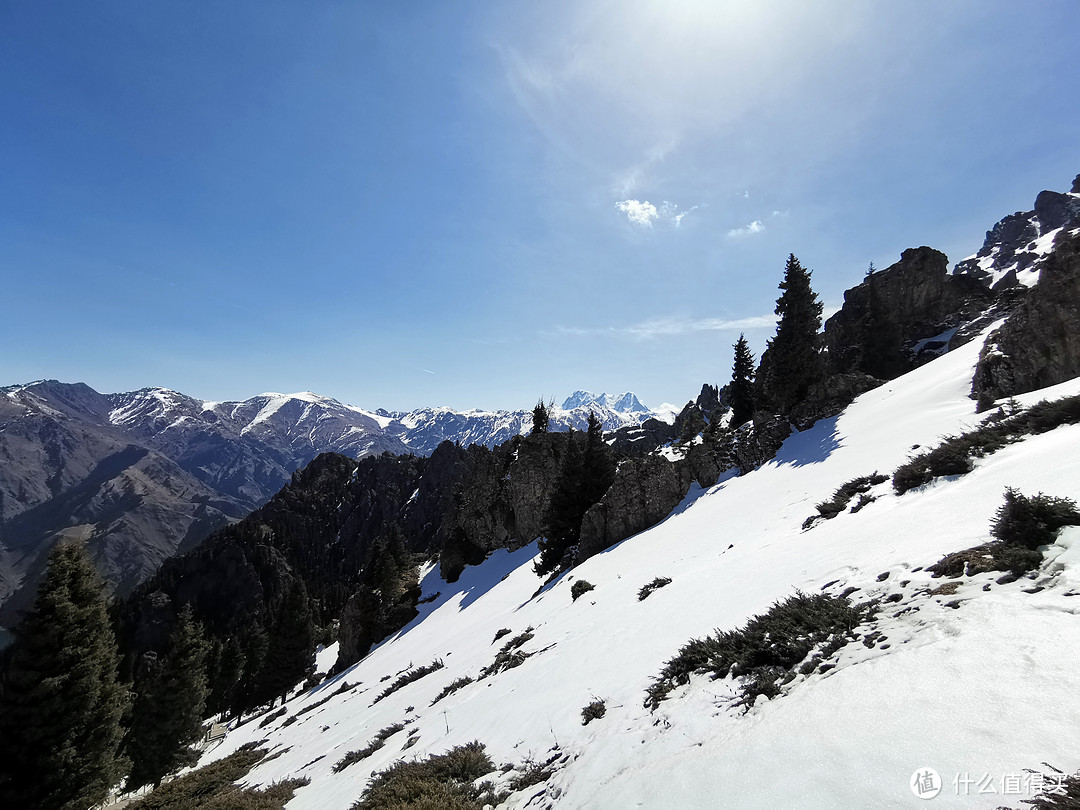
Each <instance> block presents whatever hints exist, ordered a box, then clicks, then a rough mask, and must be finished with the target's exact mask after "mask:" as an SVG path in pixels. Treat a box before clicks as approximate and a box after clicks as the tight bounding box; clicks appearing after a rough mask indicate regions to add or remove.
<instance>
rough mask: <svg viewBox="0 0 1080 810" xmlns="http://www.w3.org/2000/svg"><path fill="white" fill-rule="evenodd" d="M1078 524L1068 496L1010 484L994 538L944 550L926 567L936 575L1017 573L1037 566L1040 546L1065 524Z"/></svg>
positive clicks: (994, 527)
mask: <svg viewBox="0 0 1080 810" xmlns="http://www.w3.org/2000/svg"><path fill="white" fill-rule="evenodd" d="M1077 525H1080V511H1077V508H1076V504H1075V503H1074V502H1073V501H1071V500H1069V499H1068V498H1055V497H1051V496H1049V495H1043V494H1042V493H1041V492H1040V493H1039V494H1038V495H1034V496H1032V497H1030V498H1029V497H1027V496H1025V495H1023V494H1021V493H1020V492H1018V491H1016V490H1015V489H1012V488H1011V487H1010V488H1008V489H1006V490H1005V503H1003V504H1002V505H1001V506H1000V507H998V510H997V512H996V513H995V515H994V522H993V523H992V524H991V527H990V533H991V534H992V535H993V536H994V537H995V538H997V540H996V542H992V543H985V544H983V545H981V546H976V547H975V548H969V549H965V550H963V551H958V552H955V553H953V554H947V555H946V556H945V557H942V558H941V559H940V560H938V561H937V562H936V563H934V564H933V565H931V566H930V567H929V568H928V569H927V570H928V571H930V572H931V573H933V574H934V575H935V576H948V577H959V576H964V575H967V576H972V575H974V574H978V573H982V572H984V571H1011V572H1012V573H1014V574H1016V575H1017V576H1020V575H1023V574H1025V573H1027V572H1028V571H1032V570H1034V569H1036V568H1038V567H1039V565H1040V564H1041V563H1042V552H1041V551H1039V550H1038V549H1039V546H1043V545H1049V544H1050V543H1053V542H1054V539H1055V538H1056V536H1057V533H1058V532H1059V531H1060V530H1061V529H1062V527H1064V526H1077Z"/></svg>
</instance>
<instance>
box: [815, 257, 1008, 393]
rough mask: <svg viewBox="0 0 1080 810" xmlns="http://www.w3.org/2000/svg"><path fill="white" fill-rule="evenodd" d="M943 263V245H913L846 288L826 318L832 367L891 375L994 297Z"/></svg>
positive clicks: (930, 350)
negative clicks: (839, 305) (892, 261)
mask: <svg viewBox="0 0 1080 810" xmlns="http://www.w3.org/2000/svg"><path fill="white" fill-rule="evenodd" d="M948 265H949V260H948V257H946V256H945V254H944V253H942V252H940V251H937V250H934V249H932V248H928V247H920V248H910V249H908V250H905V251H904V252H903V254H901V257H900V261H898V262H897V263H895V264H893V265H891V266H890V267H887V268H886V269H884V270H880V271H878V272H875V273H871V274H870V275H868V276H867V277H866V279H864V280H863V282H862V283H861V284H858V285H857V286H855V287H852V288H851V289H850V290H848V291H847V292H845V293H844V306H843V307H842V308H841V309H840V311H839V312H837V313H836V314H835V315H833V316H832V317H831V318H829V319H828V320H827V321H826V322H825V348H826V353H827V354H826V357H827V363H828V368H829V371H830V372H831V373H833V374H849V373H860V374H866V375H870V376H872V377H877V378H879V379H883V380H885V379H893V378H895V377H898V376H900V375H901V374H904V373H906V372H908V371H910V370H911V369H912V368H914V367H915V366H917V365H919V364H920V363H921V362H925V361H926V360H927V359H931V358H932V357H934V356H936V355H937V354H940V353H941V352H943V351H947V350H948V349H949V348H950V340H951V338H952V336H953V334H954V333H955V331H956V328H957V327H958V326H960V325H961V324H962V323H963V322H964V321H965V320H970V319H971V318H974V317H976V316H977V315H978V314H979V313H981V312H982V311H983V310H984V309H985V308H986V306H987V305H988V304H989V302H990V300H991V299H992V294H991V292H990V290H989V289H988V288H987V287H986V285H985V284H983V283H982V282H981V281H979V280H978V279H977V278H975V277H974V276H971V275H961V276H955V275H949V269H948Z"/></svg>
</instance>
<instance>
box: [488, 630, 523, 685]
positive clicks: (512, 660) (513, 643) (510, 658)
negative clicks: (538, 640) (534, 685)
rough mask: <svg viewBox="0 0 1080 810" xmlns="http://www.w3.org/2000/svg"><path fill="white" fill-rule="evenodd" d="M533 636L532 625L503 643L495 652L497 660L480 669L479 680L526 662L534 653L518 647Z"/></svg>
mask: <svg viewBox="0 0 1080 810" xmlns="http://www.w3.org/2000/svg"><path fill="white" fill-rule="evenodd" d="M532 637H533V633H532V628H531V627H530V628H529V629H528V630H526V631H525V632H524V633H521V634H519V635H516V636H514V637H513V638H512V639H510V640H509V641H508V642H506V643H505V644H503V646H502V648H501V649H500V650H499V651H498V652H497V653H496V654H495V660H494V661H492V662H491V664H490V665H488V666H486V667H484V668H483V669H482V670H480V677H478V678H477V680H478V681H482V680H484V678H489V677H491V676H492V675H498V674H499V673H500V672H505V671H506V670H508V669H513V668H514V667H520V666H521V665H522V664H524V663H525V659H526V658H528V657H529V656H530V655H532V653H523V652H521V651H520V650H519V649H518V648H519V647H521V646H522V645H524V644H525V642H526V641H528V640H529V639H531V638H532Z"/></svg>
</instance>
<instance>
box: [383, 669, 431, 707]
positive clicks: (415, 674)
mask: <svg viewBox="0 0 1080 810" xmlns="http://www.w3.org/2000/svg"><path fill="white" fill-rule="evenodd" d="M442 668H443V662H442V661H440V660H439V659H435V660H434V661H432V662H431V663H430V664H428V665H427V666H426V667H417V668H416V669H410V670H409V671H408V672H406V673H405V674H404V675H402V676H400V677H399V678H398V679H397V680H396V681H394V682H393V683H392V684H390V685H389V686H388V687H386V689H384V690H383V691H382V692H381V693H380V694H379V696H378V697H376V698H375V700H373V701H372V703H371V705H372V706H374V705H375V704H376V703H378V702H379V701H380V700H382V699H383V698H385V697H389V696H390V695H392V694H394V692H396V691H397V690H398V689H401V688H402V687H403V686H408V685H409V684H410V683H412V682H413V681H418V680H420V679H421V678H423V677H424V676H425V675H430V674H431V673H432V672H437V671H439V670H440V669H442Z"/></svg>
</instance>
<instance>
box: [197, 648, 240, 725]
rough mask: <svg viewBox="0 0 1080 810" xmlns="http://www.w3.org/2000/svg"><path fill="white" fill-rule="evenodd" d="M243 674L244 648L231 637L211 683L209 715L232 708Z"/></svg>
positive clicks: (207, 707) (207, 699) (208, 698)
mask: <svg viewBox="0 0 1080 810" xmlns="http://www.w3.org/2000/svg"><path fill="white" fill-rule="evenodd" d="M243 673H244V648H243V647H242V646H241V645H240V642H239V641H238V640H237V638H236V636H229V637H228V638H227V639H225V641H224V642H223V643H222V645H221V655H220V656H219V657H218V659H217V666H216V667H215V668H214V673H213V678H212V679H211V680H210V683H209V689H210V692H209V694H208V695H207V698H206V709H207V713H208V714H217V713H219V712H224V711H228V710H229V709H230V708H231V707H232V705H233V699H234V697H235V695H236V687H237V685H238V684H239V683H240V677H241V676H242V675H243Z"/></svg>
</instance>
